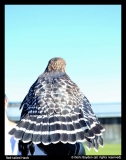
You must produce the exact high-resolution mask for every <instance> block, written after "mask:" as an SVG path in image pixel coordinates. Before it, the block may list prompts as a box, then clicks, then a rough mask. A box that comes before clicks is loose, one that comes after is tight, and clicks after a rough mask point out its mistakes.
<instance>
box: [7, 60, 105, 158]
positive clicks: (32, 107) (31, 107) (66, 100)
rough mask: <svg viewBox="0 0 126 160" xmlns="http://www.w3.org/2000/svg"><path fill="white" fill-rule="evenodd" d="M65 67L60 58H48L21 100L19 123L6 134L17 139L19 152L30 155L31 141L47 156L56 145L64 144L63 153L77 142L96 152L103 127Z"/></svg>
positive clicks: (32, 152)
mask: <svg viewBox="0 0 126 160" xmlns="http://www.w3.org/2000/svg"><path fill="white" fill-rule="evenodd" d="M65 67H66V62H65V60H64V59H63V58H60V57H55V58H52V59H51V60H50V61H49V62H48V65H47V67H46V69H45V71H44V72H43V73H42V74H41V75H40V76H39V77H38V78H37V80H36V81H35V82H34V83H33V85H32V86H31V87H30V89H29V91H28V94H27V95H26V96H25V98H24V100H23V101H22V103H21V106H20V109H21V108H22V112H21V117H20V122H19V123H18V124H17V125H16V126H15V127H14V128H13V129H12V130H10V132H9V134H10V135H13V136H14V137H15V139H17V140H19V151H20V152H21V153H22V155H27V154H28V153H29V152H30V153H31V154H32V155H33V154H34V144H36V145H37V146H38V147H39V148H40V149H41V150H43V151H44V152H45V153H47V155H50V151H52V152H51V154H53V153H54V152H55V148H56V146H57V148H59V150H60V148H62V147H61V146H64V149H63V151H64V154H65V152H67V151H66V150H67V148H70V147H69V146H74V145H75V144H78V142H81V143H83V142H85V143H86V146H87V147H88V149H91V148H94V149H95V150H96V151H98V148H99V145H100V146H103V136H102V132H103V131H104V130H105V129H104V128H103V127H102V126H101V124H100V122H99V120H98V118H97V117H96V115H95V114H94V112H93V110H92V107H91V104H90V102H89V101H88V99H87V98H86V96H85V95H84V94H83V93H82V92H81V91H80V89H79V87H78V86H77V85H76V84H75V83H74V82H73V81H72V80H71V79H70V78H69V76H68V75H67V74H66V72H65ZM65 149H66V150H65ZM69 151H70V149H69ZM58 153H59V154H60V151H59V152H58V150H57V154H58ZM71 154H72V153H71ZM74 154H75V155H76V153H74Z"/></svg>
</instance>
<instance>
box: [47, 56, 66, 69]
mask: <svg viewBox="0 0 126 160" xmlns="http://www.w3.org/2000/svg"><path fill="white" fill-rule="evenodd" d="M65 66H66V62H65V60H64V59H63V58H60V57H55V58H52V59H50V60H49V62H48V65H47V68H46V70H45V72H58V71H62V72H65Z"/></svg>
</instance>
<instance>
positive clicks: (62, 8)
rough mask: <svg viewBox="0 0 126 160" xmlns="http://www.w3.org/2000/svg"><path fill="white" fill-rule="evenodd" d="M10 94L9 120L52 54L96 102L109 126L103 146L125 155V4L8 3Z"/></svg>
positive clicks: (7, 89) (15, 115) (7, 82)
mask: <svg viewBox="0 0 126 160" xmlns="http://www.w3.org/2000/svg"><path fill="white" fill-rule="evenodd" d="M4 9H5V93H6V95H7V97H8V99H9V106H8V110H7V114H8V117H9V119H10V120H12V121H15V122H18V121H19V119H20V113H21V111H20V110H19V107H20V103H21V102H22V100H23V99H24V97H25V95H26V94H27V93H28V91H29V89H30V87H31V85H32V84H33V83H34V82H35V80H36V79H37V78H38V76H39V75H40V74H42V73H43V72H44V70H45V68H46V66H47V64H48V61H49V60H50V59H51V58H53V57H62V58H63V59H65V61H66V73H67V74H68V75H69V77H70V78H71V80H72V81H74V82H75V83H76V84H77V85H78V87H79V88H80V89H81V91H82V92H83V93H84V95H85V96H86V97H87V98H88V100H89V101H90V103H91V105H92V109H93V111H94V112H95V114H96V116H97V117H98V119H99V121H100V122H101V124H102V125H103V127H104V128H105V129H106V131H105V132H104V133H103V138H104V148H101V147H100V148H99V152H95V151H94V150H93V149H91V150H90V151H88V150H87V148H86V146H85V144H84V146H85V148H86V154H87V155H121V5H5V7H4Z"/></svg>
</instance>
